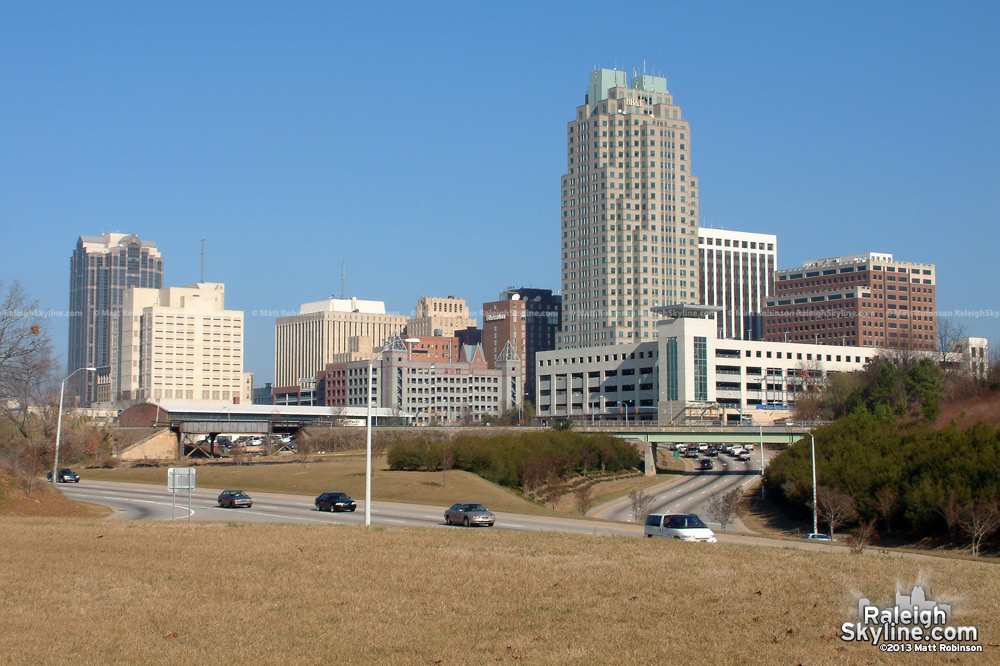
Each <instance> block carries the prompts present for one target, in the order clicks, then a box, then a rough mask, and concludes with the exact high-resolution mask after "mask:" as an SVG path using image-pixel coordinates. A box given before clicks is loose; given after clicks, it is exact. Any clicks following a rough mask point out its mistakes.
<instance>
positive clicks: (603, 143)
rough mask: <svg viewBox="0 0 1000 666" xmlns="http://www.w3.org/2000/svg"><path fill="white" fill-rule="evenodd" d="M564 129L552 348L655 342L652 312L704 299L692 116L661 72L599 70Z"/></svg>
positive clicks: (594, 74) (655, 324) (593, 76)
mask: <svg viewBox="0 0 1000 666" xmlns="http://www.w3.org/2000/svg"><path fill="white" fill-rule="evenodd" d="M566 132H567V155H566V159H567V170H566V173H565V174H564V175H563V177H562V179H561V188H560V190H561V203H562V208H561V211H562V212H561V234H560V236H561V249H560V257H561V269H562V270H561V271H560V272H561V277H562V328H561V330H560V333H559V335H558V336H557V341H556V346H557V347H558V348H560V349H563V348H572V347H584V346H593V345H613V344H621V343H627V342H642V341H646V340H651V339H655V337H656V335H657V318H656V316H655V315H654V314H653V312H652V308H654V307H657V306H662V305H665V304H674V303H694V304H697V303H698V302H699V289H698V240H697V239H698V179H697V178H696V177H694V175H692V171H691V154H692V152H691V128H690V126H689V124H688V121H687V120H686V119H684V118H683V117H682V116H681V109H680V107H679V106H677V105H676V104H675V103H674V99H673V96H672V95H671V94H670V92H669V91H668V90H667V80H666V79H665V78H662V77H658V76H648V75H645V74H643V75H637V76H634V77H632V80H631V83H629V84H627V83H626V76H625V73H624V72H619V71H617V70H609V69H601V70H597V71H595V72H592V73H591V75H590V84H589V86H588V88H587V95H586V98H585V100H584V103H583V105H581V106H579V107H577V109H576V113H575V117H574V118H573V120H571V121H570V122H569V123H567V128H566Z"/></svg>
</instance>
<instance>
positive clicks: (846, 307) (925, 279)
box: [764, 252, 937, 350]
mask: <svg viewBox="0 0 1000 666" xmlns="http://www.w3.org/2000/svg"><path fill="white" fill-rule="evenodd" d="M934 285H935V270H934V264H918V263H912V262H906V261H896V260H894V259H893V257H892V255H891V254H881V253H877V252H869V253H868V254H855V255H847V256H843V257H830V258H829V259H818V260H816V261H807V262H805V263H803V264H802V268H793V269H788V270H781V271H778V272H777V274H776V276H775V281H774V297H773V298H770V299H768V307H767V310H766V311H765V313H764V336H765V339H766V340H787V341H788V342H812V343H819V344H827V345H854V346H858V347H879V348H883V349H930V350H933V349H936V348H937V306H936V304H935V291H934Z"/></svg>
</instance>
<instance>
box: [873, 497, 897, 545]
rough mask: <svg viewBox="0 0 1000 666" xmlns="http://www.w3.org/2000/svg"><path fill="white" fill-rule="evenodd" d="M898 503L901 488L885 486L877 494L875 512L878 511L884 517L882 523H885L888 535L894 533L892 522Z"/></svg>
mask: <svg viewBox="0 0 1000 666" xmlns="http://www.w3.org/2000/svg"><path fill="white" fill-rule="evenodd" d="M898 502H899V488H895V487H893V486H884V487H882V488H879V490H878V492H876V493H875V510H876V511H878V515H880V516H881V517H882V522H884V523H885V532H886V534H888V533H889V532H891V531H892V526H891V525H890V520H891V519H892V515H893V513H895V511H896V504H897V503H898Z"/></svg>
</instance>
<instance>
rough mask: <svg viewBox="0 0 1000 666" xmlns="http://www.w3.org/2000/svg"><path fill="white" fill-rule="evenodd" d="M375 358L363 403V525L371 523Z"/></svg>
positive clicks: (411, 341) (413, 341) (370, 360)
mask: <svg viewBox="0 0 1000 666" xmlns="http://www.w3.org/2000/svg"><path fill="white" fill-rule="evenodd" d="M397 339H398V338H393V339H392V340H390V341H389V342H388V343H386V345H385V346H384V347H382V351H380V352H379V353H378V355H379V356H382V355H383V354H385V352H386V351H387V350H388V349H389V348H390V347H394V346H395V344H396V340H397ZM402 342H406V343H409V344H413V343H416V342H420V340H418V339H417V338H406V339H405V340H402ZM374 360H375V356H369V357H368V393H367V394H366V395H365V403H366V404H367V405H368V417H367V418H366V419H365V420H366V421H367V422H368V432H367V434H366V436H365V525H366V526H368V525H371V524H372V362H373V361H374Z"/></svg>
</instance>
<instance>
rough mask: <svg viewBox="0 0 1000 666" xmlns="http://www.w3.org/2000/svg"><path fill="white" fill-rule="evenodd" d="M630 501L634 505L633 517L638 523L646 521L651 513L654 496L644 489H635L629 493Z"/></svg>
mask: <svg viewBox="0 0 1000 666" xmlns="http://www.w3.org/2000/svg"><path fill="white" fill-rule="evenodd" d="M628 500H629V503H630V504H631V505H632V518H633V520H635V521H636V522H637V523H642V522H645V521H646V516H648V515H649V505H650V504H652V503H653V496H652V495H649V494H647V493H646V491H644V490H638V489H637V490H633V491H632V492H630V493H629V494H628Z"/></svg>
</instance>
